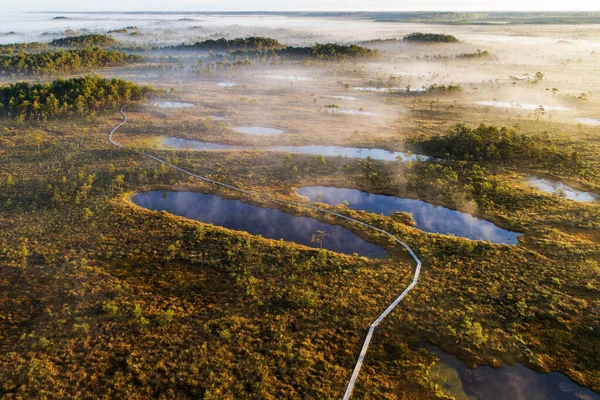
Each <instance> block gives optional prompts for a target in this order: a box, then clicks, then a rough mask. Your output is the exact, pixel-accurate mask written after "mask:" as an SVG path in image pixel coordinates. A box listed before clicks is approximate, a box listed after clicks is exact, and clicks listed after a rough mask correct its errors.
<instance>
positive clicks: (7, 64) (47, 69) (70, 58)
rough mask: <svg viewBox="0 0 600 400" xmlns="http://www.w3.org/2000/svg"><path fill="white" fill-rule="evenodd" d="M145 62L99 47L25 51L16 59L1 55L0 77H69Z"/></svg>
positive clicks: (133, 56) (135, 57)
mask: <svg viewBox="0 0 600 400" xmlns="http://www.w3.org/2000/svg"><path fill="white" fill-rule="evenodd" d="M142 59H143V58H142V57H141V56H137V55H129V54H127V53H124V52H121V51H117V50H104V49H101V48H98V47H96V48H87V49H74V50H59V51H46V52H42V53H24V52H22V53H20V54H18V55H13V56H0V75H10V74H22V75H35V76H44V75H51V74H57V73H61V74H68V73H73V72H78V71H84V70H89V69H94V68H100V67H116V66H121V65H124V64H127V63H133V62H137V61H140V60H142Z"/></svg>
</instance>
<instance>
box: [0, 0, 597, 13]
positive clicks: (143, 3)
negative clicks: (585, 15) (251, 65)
mask: <svg viewBox="0 0 600 400" xmlns="http://www.w3.org/2000/svg"><path fill="white" fill-rule="evenodd" d="M0 9H1V10H4V11H307V10H315V11H337V10H344V11H346V10H348V11H528V10H529V11H554V10H555V11H600V1H598V0H570V1H564V0H560V1H559V0H527V1H523V0H420V1H413V0H411V1H408V0H326V1H323V0H294V1H289V0H252V1H248V0H168V1H165V0H102V1H97V0H96V1H89V0H87V1H86V0H83V1H82V0H19V1H15V0H0Z"/></svg>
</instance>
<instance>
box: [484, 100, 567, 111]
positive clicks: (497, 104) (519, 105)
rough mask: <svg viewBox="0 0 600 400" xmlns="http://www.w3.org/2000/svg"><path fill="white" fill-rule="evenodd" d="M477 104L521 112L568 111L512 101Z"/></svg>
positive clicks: (562, 108) (555, 107)
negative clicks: (537, 110) (520, 110)
mask: <svg viewBox="0 0 600 400" xmlns="http://www.w3.org/2000/svg"><path fill="white" fill-rule="evenodd" d="M477 104H479V105H482V106H492V107H500V108H517V109H522V110H529V111H534V110H536V109H537V108H538V107H543V108H544V110H545V111H569V109H568V108H566V107H561V106H548V105H543V104H529V103H517V102H514V101H478V102H477Z"/></svg>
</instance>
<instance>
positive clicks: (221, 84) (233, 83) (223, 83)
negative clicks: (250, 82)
mask: <svg viewBox="0 0 600 400" xmlns="http://www.w3.org/2000/svg"><path fill="white" fill-rule="evenodd" d="M237 85H238V84H237V83H235V82H219V83H217V86H220V87H234V86H237Z"/></svg>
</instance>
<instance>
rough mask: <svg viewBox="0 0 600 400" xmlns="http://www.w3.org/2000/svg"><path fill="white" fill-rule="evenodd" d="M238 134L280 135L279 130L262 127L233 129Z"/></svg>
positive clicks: (280, 131) (238, 127) (237, 127)
mask: <svg viewBox="0 0 600 400" xmlns="http://www.w3.org/2000/svg"><path fill="white" fill-rule="evenodd" d="M234 129H235V130H236V131H238V132H242V133H248V134H250V135H281V134H282V133H283V131H282V130H281V129H275V128H267V127H264V126H236V127H235V128H234Z"/></svg>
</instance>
